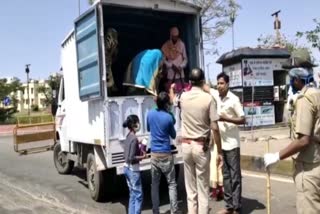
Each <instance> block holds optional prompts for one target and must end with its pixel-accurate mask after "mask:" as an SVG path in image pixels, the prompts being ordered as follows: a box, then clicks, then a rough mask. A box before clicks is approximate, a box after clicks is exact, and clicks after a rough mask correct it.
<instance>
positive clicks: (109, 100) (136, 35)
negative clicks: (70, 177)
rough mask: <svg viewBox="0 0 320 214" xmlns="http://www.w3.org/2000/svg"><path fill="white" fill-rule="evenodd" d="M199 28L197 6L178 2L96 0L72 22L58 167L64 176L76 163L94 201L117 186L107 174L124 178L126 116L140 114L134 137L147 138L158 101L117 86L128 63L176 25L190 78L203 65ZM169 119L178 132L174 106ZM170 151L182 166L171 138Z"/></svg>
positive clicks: (157, 45) (64, 55) (64, 56)
mask: <svg viewBox="0 0 320 214" xmlns="http://www.w3.org/2000/svg"><path fill="white" fill-rule="evenodd" d="M200 23H201V21H200V8H198V7H196V6H194V5H192V4H188V3H183V2H180V1H172V0H136V1H131V0H130V1H129V0H116V1H112V0H101V1H96V2H95V4H94V5H93V6H92V7H91V8H90V9H89V10H88V11H86V12H85V13H84V14H82V15H81V16H80V17H79V18H78V19H77V20H76V21H75V28H74V30H73V31H72V32H71V33H70V34H69V35H68V36H67V38H66V39H65V40H64V41H63V42H62V45H61V46H62V48H61V63H62V69H63V79H62V82H61V86H60V91H59V105H58V110H57V115H56V118H57V119H56V120H57V121H56V124H57V127H56V131H57V135H56V136H57V142H58V143H57V144H56V145H55V148H54V160H55V165H56V168H57V170H58V172H59V173H62V174H67V173H70V172H71V170H72V168H73V166H74V165H76V166H80V167H85V168H86V169H87V180H88V186H89V190H90V193H91V196H92V198H93V199H94V200H100V199H101V197H102V195H103V192H104V190H105V189H108V190H109V189H112V187H114V185H113V183H112V182H111V181H110V179H109V178H110V177H116V176H117V175H116V174H121V173H122V166H123V164H124V157H123V145H122V142H123V140H124V139H125V136H126V135H127V130H125V129H124V128H123V127H122V123H123V121H124V120H125V118H126V117H127V116H128V115H130V114H136V115H138V116H139V118H140V121H141V130H140V131H139V132H138V133H137V136H138V137H139V138H148V136H149V133H148V132H147V127H146V117H147V113H148V111H149V110H150V109H151V108H153V107H154V105H155V103H154V100H153V97H152V96H150V95H147V94H143V95H141V94H139V93H137V94H134V93H133V94H132V93H131V94H130V96H129V94H128V88H127V87H125V86H123V85H122V83H123V80H124V75H125V71H126V69H127V67H128V65H129V63H130V61H131V60H132V59H133V57H134V56H135V55H136V54H138V53H139V52H140V51H143V50H146V49H161V46H162V45H163V44H164V43H165V42H166V41H167V40H168V39H169V29H170V28H171V27H173V26H177V27H178V28H179V30H180V37H181V39H182V40H183V41H184V43H185V45H186V51H187V55H188V65H187V68H186V69H185V71H184V72H185V74H186V76H188V73H189V72H190V70H191V68H193V67H203V66H202V65H203V55H202V48H201V47H202V41H201V26H200ZM109 29H113V31H116V32H117V35H118V41H117V44H118V45H117V46H118V48H117V56H116V57H115V59H114V60H113V61H112V66H111V67H112V75H113V78H114V84H115V86H116V89H117V90H115V91H113V90H110V89H109V88H108V87H107V84H108V80H107V67H108V63H109V64H110V61H108V59H106V56H107V55H108V49H107V48H106V44H105V43H106V35H107V32H108V30H109ZM174 114H175V116H176V121H177V122H176V130H177V133H178V135H179V130H180V118H179V109H175V110H174ZM172 153H173V154H174V157H175V163H176V164H181V163H183V160H182V155H181V149H180V145H178V144H176V143H175V142H174V141H172ZM140 165H141V170H148V169H150V159H145V160H143V161H142V162H141V164H140ZM116 172H117V173H116ZM107 177H108V179H107ZM111 180H114V179H111ZM107 181H108V182H107Z"/></svg>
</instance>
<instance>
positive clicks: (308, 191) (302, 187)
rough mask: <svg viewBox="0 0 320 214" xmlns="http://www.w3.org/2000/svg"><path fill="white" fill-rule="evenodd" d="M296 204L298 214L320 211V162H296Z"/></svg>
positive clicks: (314, 213)
mask: <svg viewBox="0 0 320 214" xmlns="http://www.w3.org/2000/svg"><path fill="white" fill-rule="evenodd" d="M294 181H295V184H296V192H297V193H296V206H297V213H298V214H319V213H320V163H316V164H309V163H303V162H298V161H296V162H295V173H294Z"/></svg>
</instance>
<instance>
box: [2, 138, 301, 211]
mask: <svg viewBox="0 0 320 214" xmlns="http://www.w3.org/2000/svg"><path fill="white" fill-rule="evenodd" d="M84 178H85V172H84V171H83V170H79V169H76V170H74V172H73V174H72V175H59V174H58V173H57V172H56V170H55V168H54V164H53V161H52V152H51V151H49V152H45V153H38V154H32V155H22V156H21V155H18V154H16V153H14V152H13V147H12V138H11V137H0V213H1V214H9V213H10V214H12V213H18V214H29V213H30V214H31V213H39V214H40V213H41V214H43V213H46V214H60V213H68V214H72V213H80V214H82V213H83V214H87V213H88V214H89V213H101V214H102V213H104V214H106V213H110V214H117V213H119V214H122V213H126V206H127V196H126V195H127V193H126V192H125V191H124V192H123V193H121V192H120V193H119V194H118V195H116V196H115V197H114V198H113V200H112V201H106V202H103V203H97V202H94V201H93V200H91V198H90V195H89V192H88V189H87V183H86V181H85V179H84ZM144 179H148V178H147V177H145V178H144ZM289 181H290V179H289ZM123 185H124V186H125V184H123ZM265 186H266V181H265V179H264V178H261V176H259V175H258V176H256V175H254V176H252V175H247V174H246V173H244V177H243V207H244V210H243V211H244V212H243V213H257V214H260V213H261V214H262V213H266V208H265V195H266V193H265ZM146 189H147V190H146V193H145V203H144V210H143V213H144V214H150V213H152V212H151V210H150V209H151V202H150V195H149V192H150V191H149V189H150V188H148V186H147V187H146ZM272 193H273V194H272V206H273V208H272V211H273V213H295V199H294V194H295V192H294V185H293V184H292V183H290V182H287V181H286V179H285V181H272ZM164 195H166V192H164ZM179 195H180V197H179V198H180V205H181V209H184V210H185V206H186V205H185V194H184V188H183V184H182V182H181V181H180V182H179ZM162 198H163V200H162V203H161V204H162V206H161V210H164V211H166V210H168V208H169V206H168V198H167V197H165V196H164V197H162ZM210 206H211V207H212V210H211V213H215V212H216V211H218V210H219V209H220V208H222V207H223V202H213V201H211V203H210Z"/></svg>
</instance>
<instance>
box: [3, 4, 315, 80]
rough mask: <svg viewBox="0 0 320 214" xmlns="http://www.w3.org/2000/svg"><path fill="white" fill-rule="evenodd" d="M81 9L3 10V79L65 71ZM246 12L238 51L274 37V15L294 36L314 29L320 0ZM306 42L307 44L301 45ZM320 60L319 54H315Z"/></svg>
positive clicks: (216, 68) (223, 42)
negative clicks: (63, 50) (68, 41)
mask: <svg viewBox="0 0 320 214" xmlns="http://www.w3.org/2000/svg"><path fill="white" fill-rule="evenodd" d="M78 1H80V5H81V6H80V8H81V11H82V12H83V11H85V10H86V9H87V8H88V4H87V0H54V1H49V0H28V1H26V0H9V1H3V2H2V5H1V7H0V26H1V28H0V38H1V39H0V78H1V77H12V76H15V77H18V78H19V79H21V81H26V74H25V65H26V64H31V66H30V77H31V78H33V79H43V78H47V77H48V76H49V75H50V73H53V72H57V71H59V69H60V67H61V64H60V45H61V42H62V40H63V39H64V38H65V37H66V35H67V34H68V33H69V32H70V31H71V29H72V27H73V24H74V20H75V19H76V18H77V16H78ZM238 3H239V4H240V5H241V9H240V10H239V11H238V17H237V19H236V22H235V27H234V29H235V48H238V47H248V46H250V47H255V46H256V45H257V38H258V37H259V36H260V35H268V34H273V33H274V30H273V21H274V18H273V17H271V14H272V13H273V12H275V11H277V10H281V13H280V20H281V23H282V29H281V32H282V33H283V34H285V35H286V36H287V37H289V39H290V38H294V35H295V33H296V32H297V31H305V30H309V29H312V28H313V27H314V24H313V22H312V19H314V18H320V15H319V8H320V1H319V0H308V1H300V0H238ZM301 42H302V43H304V41H301ZM217 48H218V50H219V54H220V55H221V54H223V53H225V52H227V51H230V50H231V49H232V34H231V29H229V30H228V31H227V32H226V33H225V34H224V35H223V36H221V37H220V38H219V39H218V40H217ZM313 53H314V57H315V58H316V60H318V61H320V55H319V53H318V51H317V50H314V51H313ZM218 58H219V55H215V56H211V55H209V56H206V58H205V60H206V62H205V64H206V65H207V64H209V63H210V64H209V70H210V72H209V73H210V75H209V78H210V79H212V80H214V79H215V75H216V74H217V73H219V72H220V71H221V66H220V65H218V64H216V63H215V61H216V60H217V59H218Z"/></svg>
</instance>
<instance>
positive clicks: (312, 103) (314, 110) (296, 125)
mask: <svg viewBox="0 0 320 214" xmlns="http://www.w3.org/2000/svg"><path fill="white" fill-rule="evenodd" d="M319 116H320V91H319V89H316V88H309V87H304V88H303V89H302V91H301V93H300V95H299V97H298V98H297V101H296V104H295V112H294V114H293V118H292V120H293V129H294V133H295V138H297V136H298V134H302V135H306V136H311V137H312V142H311V143H310V144H309V145H308V146H307V147H306V148H304V149H303V150H302V151H301V152H299V154H298V156H297V160H298V161H302V162H306V163H319V162H320V119H319Z"/></svg>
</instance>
